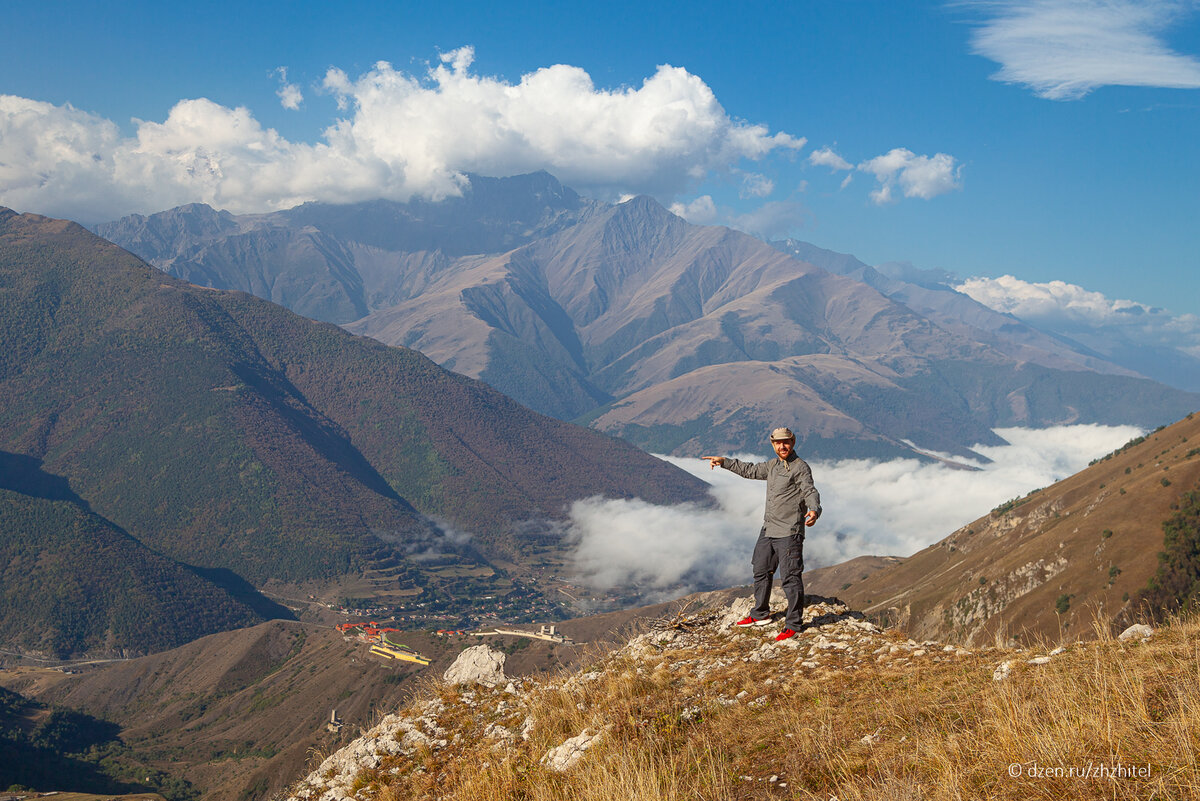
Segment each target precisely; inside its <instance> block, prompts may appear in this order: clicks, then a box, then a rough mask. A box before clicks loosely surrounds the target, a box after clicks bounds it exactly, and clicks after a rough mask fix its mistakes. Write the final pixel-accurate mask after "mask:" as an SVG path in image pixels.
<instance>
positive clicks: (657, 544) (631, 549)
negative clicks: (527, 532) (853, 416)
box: [569, 425, 1142, 598]
mask: <svg viewBox="0 0 1200 801" xmlns="http://www.w3.org/2000/svg"><path fill="white" fill-rule="evenodd" d="M997 433H998V434H999V435H1000V436H1001V437H1003V438H1004V439H1005V440H1006V441H1007V442H1008V443H1009V444H1007V445H1000V446H982V445H980V446H977V447H976V448H975V450H976V451H977V452H978V453H979V454H980V455H982V456H985V457H987V458H988V459H991V460H992V461H991V462H990V463H979V464H975V465H972V466H974V467H977V468H978V470H961V469H954V468H951V467H948V466H947V465H945V464H941V463H933V464H929V463H924V462H919V461H917V460H915V459H903V460H895V461H888V462H879V461H872V460H860V459H856V460H845V461H837V462H830V463H820V462H814V463H813V465H812V467H813V473H814V477H815V479H816V482H817V487H818V489H819V490H820V492H821V500H822V505H823V506H824V508H825V513H824V515H823V516H822V518H821V520H820V521H819V522H818V523H817V525H816V526H815V527H814V528H812V529H809V531H808V535H807V537H806V542H805V562H806V567H808V568H810V569H811V568H816V567H822V566H826V565H831V564H836V563H838V562H841V561H844V560H846V559H850V558H853V557H855V556H860V555H863V554H878V555H897V556H907V555H909V554H912V553H914V552H916V551H918V550H920V549H921V548H923V547H925V546H926V545H929V544H931V543H934V542H937V541H938V540H940V539H942V538H943V537H946V536H947V535H949V534H950V533H951V532H953V531H955V530H956V529H958V528H959V527H961V526H963V525H965V524H966V523H969V522H971V521H972V520H975V519H977V518H979V517H981V516H983V515H984V514H986V513H987V512H988V511H989V510H991V509H993V508H995V507H996V506H997V505H999V504H1001V503H1003V502H1005V501H1007V500H1010V499H1012V498H1016V497H1020V496H1023V495H1025V494H1027V493H1028V492H1030V491H1031V490H1034V489H1038V488H1041V487H1045V486H1048V485H1050V484H1053V483H1054V482H1055V481H1058V480H1061V479H1062V478H1065V477H1067V476H1069V475H1072V474H1073V473H1076V472H1078V471H1079V470H1081V469H1083V468H1084V467H1086V466H1087V463H1088V462H1089V461H1091V460H1092V459H1095V458H1097V457H1099V456H1102V455H1104V454H1106V453H1109V452H1111V451H1112V450H1114V449H1116V448H1118V447H1120V446H1121V445H1123V444H1125V443H1126V442H1128V441H1129V440H1130V439H1132V438H1133V437H1135V436H1138V435H1139V434H1140V433H1142V432H1141V431H1139V430H1138V429H1136V428H1134V427H1132V426H1096V425H1076V426H1062V427H1057V428H1050V429H1039V430H1030V429H1000V430H998V431H997ZM663 458H666V460H667V461H670V462H672V463H674V464H676V465H678V466H679V467H681V468H683V469H685V470H687V471H688V472H690V473H692V474H693V475H695V476H697V477H699V478H701V479H703V480H704V481H707V482H708V483H709V484H710V485H711V486H712V494H713V496H714V498H715V499H716V501H717V503H718V508H716V509H704V508H701V507H699V506H695V505H682V506H673V507H666V506H654V505H652V504H648V503H645V502H643V501H639V500H633V501H628V500H605V499H600V498H593V499H589V500H584V501H579V502H577V503H576V504H574V506H573V507H572V509H571V525H570V529H569V536H570V537H572V538H573V540H574V549H575V550H574V559H575V566H576V569H577V571H578V574H579V576H580V578H581V580H583V581H584V582H585V583H587V584H589V585H590V586H592V587H595V588H597V589H608V588H612V587H619V586H637V587H638V588H639V589H641V590H642V591H643V592H644V593H645V594H646V595H647V596H649V597H654V596H655V594H656V593H657V594H660V595H661V596H662V597H664V598H665V597H672V596H673V595H676V594H679V593H683V592H688V591H692V590H697V589H702V588H712V587H722V586H736V585H741V584H746V583H748V582H749V580H750V568H749V561H750V551H751V549H752V548H753V545H754V540H755V538H756V537H757V536H758V531H759V527H760V525H761V523H762V508H763V499H764V492H765V490H764V485H763V484H762V483H761V482H758V481H747V480H745V479H742V478H739V477H737V476H735V475H734V474H732V473H730V472H728V471H727V470H721V469H718V470H713V471H710V470H709V469H708V463H707V462H704V461H702V460H699V459H681V458H674V457H663ZM742 458H743V459H747V460H753V461H761V460H762V459H765V458H766V456H765V455H758V456H743V457H742Z"/></svg>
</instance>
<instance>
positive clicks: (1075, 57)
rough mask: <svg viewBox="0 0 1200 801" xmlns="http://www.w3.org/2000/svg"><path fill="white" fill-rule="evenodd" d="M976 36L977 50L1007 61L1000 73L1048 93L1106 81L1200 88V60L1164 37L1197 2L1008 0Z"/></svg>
mask: <svg viewBox="0 0 1200 801" xmlns="http://www.w3.org/2000/svg"><path fill="white" fill-rule="evenodd" d="M976 5H978V6H979V7H980V8H981V9H983V10H984V11H985V13H986V12H992V13H993V14H994V16H993V17H992V18H991V19H989V20H987V21H986V22H984V23H983V24H982V25H981V26H980V27H979V28H977V29H976V30H975V32H974V34H973V35H972V37H971V46H972V50H973V52H975V53H976V54H977V55H981V56H984V57H986V58H989V59H991V60H992V61H995V62H997V63H999V64H1000V65H1001V66H1000V70H999V71H998V72H997V73H996V74H995V75H994V76H992V77H993V78H994V79H995V80H998V81H1005V82H1008V83H1017V84H1024V85H1026V86H1028V87H1030V88H1031V89H1032V90H1033V91H1034V92H1035V93H1036V94H1037V95H1039V96H1040V97H1044V98H1048V99H1051V100H1071V99H1077V98H1080V97H1083V96H1084V95H1086V94H1088V93H1089V92H1091V91H1092V90H1094V89H1096V88H1098V87H1101V86H1114V85H1115V86H1154V87H1164V88H1175V89H1195V88H1200V59H1197V58H1196V57H1195V56H1192V55H1187V54H1182V53H1177V52H1175V51H1174V50H1172V49H1171V47H1170V46H1169V45H1168V44H1167V42H1166V40H1165V39H1164V33H1165V32H1166V31H1167V30H1168V29H1169V28H1170V26H1171V24H1172V23H1174V22H1175V21H1176V20H1178V19H1179V18H1181V17H1182V16H1184V15H1185V14H1187V13H1190V12H1191V11H1192V10H1193V9H1194V7H1195V6H1194V4H1191V3H1187V2H1178V1H1177V0H1001V1H1000V2H984V3H977V4H976Z"/></svg>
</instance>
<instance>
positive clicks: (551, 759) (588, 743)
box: [542, 729, 603, 772]
mask: <svg viewBox="0 0 1200 801" xmlns="http://www.w3.org/2000/svg"><path fill="white" fill-rule="evenodd" d="M602 733H603V732H595V733H593V732H591V731H589V730H588V729H584V730H583V732H582V733H580V734H579V735H577V736H575V737H572V738H571V739H569V740H567V741H566V742H565V743H563V744H562V745H559V746H556V747H554V748H551V749H550V750H549V751H547V752H546V755H545V756H544V757H542V764H544V765H545V766H546V767H548V768H549V769H550V770H553V771H557V772H562V771H565V770H570V769H571V768H572V767H574V766H575V763H577V762H578V761H579V760H581V759H583V752H584V751H586V750H588V749H589V748H591V747H592V746H593V745H594V744H595V743H596V741H597V740H598V739H600V735H601V734H602Z"/></svg>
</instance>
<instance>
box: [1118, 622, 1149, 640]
mask: <svg viewBox="0 0 1200 801" xmlns="http://www.w3.org/2000/svg"><path fill="white" fill-rule="evenodd" d="M1153 636H1154V629H1152V628H1150V627H1149V626H1147V625H1146V624H1145V623H1134V624H1133V625H1132V626H1130V627H1129V628H1127V629H1125V630H1124V631H1122V632H1121V633H1120V634H1119V635H1118V636H1117V639H1118V640H1142V641H1145V640H1148V639H1150V638H1151V637H1153Z"/></svg>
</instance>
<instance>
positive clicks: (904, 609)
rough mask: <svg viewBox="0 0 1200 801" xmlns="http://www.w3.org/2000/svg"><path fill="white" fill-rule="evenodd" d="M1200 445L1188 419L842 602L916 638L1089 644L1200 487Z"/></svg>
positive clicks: (872, 579)
mask: <svg viewBox="0 0 1200 801" xmlns="http://www.w3.org/2000/svg"><path fill="white" fill-rule="evenodd" d="M1198 446H1200V415H1189V417H1188V418H1186V419H1184V420H1181V421H1180V422H1178V423H1176V424H1174V425H1172V426H1169V427H1167V428H1164V429H1162V430H1159V431H1156V432H1154V433H1152V434H1150V435H1148V436H1147V437H1146V438H1145V441H1143V442H1141V443H1139V444H1137V445H1134V446H1132V447H1128V448H1126V449H1123V450H1121V451H1119V452H1117V453H1115V454H1113V455H1111V456H1109V457H1106V458H1104V459H1102V460H1100V461H1098V462H1096V463H1095V464H1093V465H1092V466H1090V467H1088V468H1087V469H1085V470H1083V471H1081V472H1079V473H1077V474H1075V475H1073V476H1071V477H1069V478H1066V479H1064V480H1062V481H1060V482H1058V483H1057V484H1054V485H1053V486H1050V487H1047V488H1045V489H1043V490H1040V491H1037V492H1034V493H1031V494H1030V495H1029V496H1027V497H1026V498H1024V499H1021V500H1020V501H1019V502H1018V503H1016V504H1013V505H1011V508H1007V509H1006V508H1005V507H1007V506H1009V505H1008V504H1005V505H1002V506H1001V507H998V509H997V510H996V511H993V512H992V513H990V514H988V515H986V516H984V517H982V518H980V519H978V520H976V521H974V522H972V523H969V524H967V525H966V526H963V527H962V528H960V529H959V530H958V531H955V532H954V533H953V534H951V535H950V536H949V537H947V538H945V539H944V540H942V541H940V542H938V543H936V544H934V545H931V546H929V547H928V548H926V549H924V550H922V551H920V552H918V553H916V554H914V555H912V556H910V557H908V558H907V559H904V560H903V561H902V562H900V563H899V564H897V565H895V566H894V567H891V568H888V569H885V570H880V571H878V572H876V573H874V574H872V575H870V576H869V577H868V578H866V579H863V580H860V581H853V582H852V583H851V586H850V587H848V588H846V589H844V590H842V589H840V588H839V591H838V595H839V597H841V598H843V599H844V600H846V602H847V603H849V604H851V605H852V606H853V607H854V608H856V609H862V610H864V611H865V612H866V613H867V614H870V615H876V614H877V615H884V616H887V617H889V618H890V619H893V620H895V621H896V622H898V623H899V624H900V625H901V627H902V628H905V629H906V630H907V631H909V632H911V633H912V636H914V637H918V638H923V637H938V638H945V639H953V640H955V641H961V642H965V643H980V642H988V641H990V640H991V639H992V638H993V637H994V636H995V635H996V634H997V633H1000V632H1004V633H1005V636H1015V637H1018V638H1020V639H1022V640H1023V641H1032V640H1034V639H1037V638H1043V639H1045V640H1048V641H1058V640H1060V639H1062V640H1072V639H1077V638H1087V637H1091V636H1092V635H1093V629H1092V621H1093V619H1094V618H1095V617H1096V616H1099V617H1100V618H1102V619H1104V620H1109V621H1111V620H1113V619H1114V618H1116V617H1117V616H1118V615H1121V614H1122V613H1123V612H1126V613H1128V612H1130V611H1133V610H1130V609H1129V608H1128V605H1129V599H1130V598H1131V597H1133V596H1134V595H1135V594H1136V593H1137V591H1138V590H1139V589H1141V588H1142V587H1144V586H1145V585H1146V582H1147V581H1148V580H1149V578H1150V577H1151V576H1152V575H1153V574H1154V572H1155V571H1156V570H1157V568H1158V553H1159V551H1161V550H1162V547H1163V529H1162V522H1163V521H1164V520H1165V519H1167V518H1168V517H1169V516H1170V515H1171V513H1172V508H1171V507H1172V505H1173V504H1176V503H1177V502H1178V500H1179V497H1180V495H1182V494H1183V493H1184V492H1187V491H1189V490H1194V489H1196V488H1197V486H1198V485H1200V450H1197V448H1198ZM1064 596H1065V598H1064ZM1060 599H1063V600H1060Z"/></svg>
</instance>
